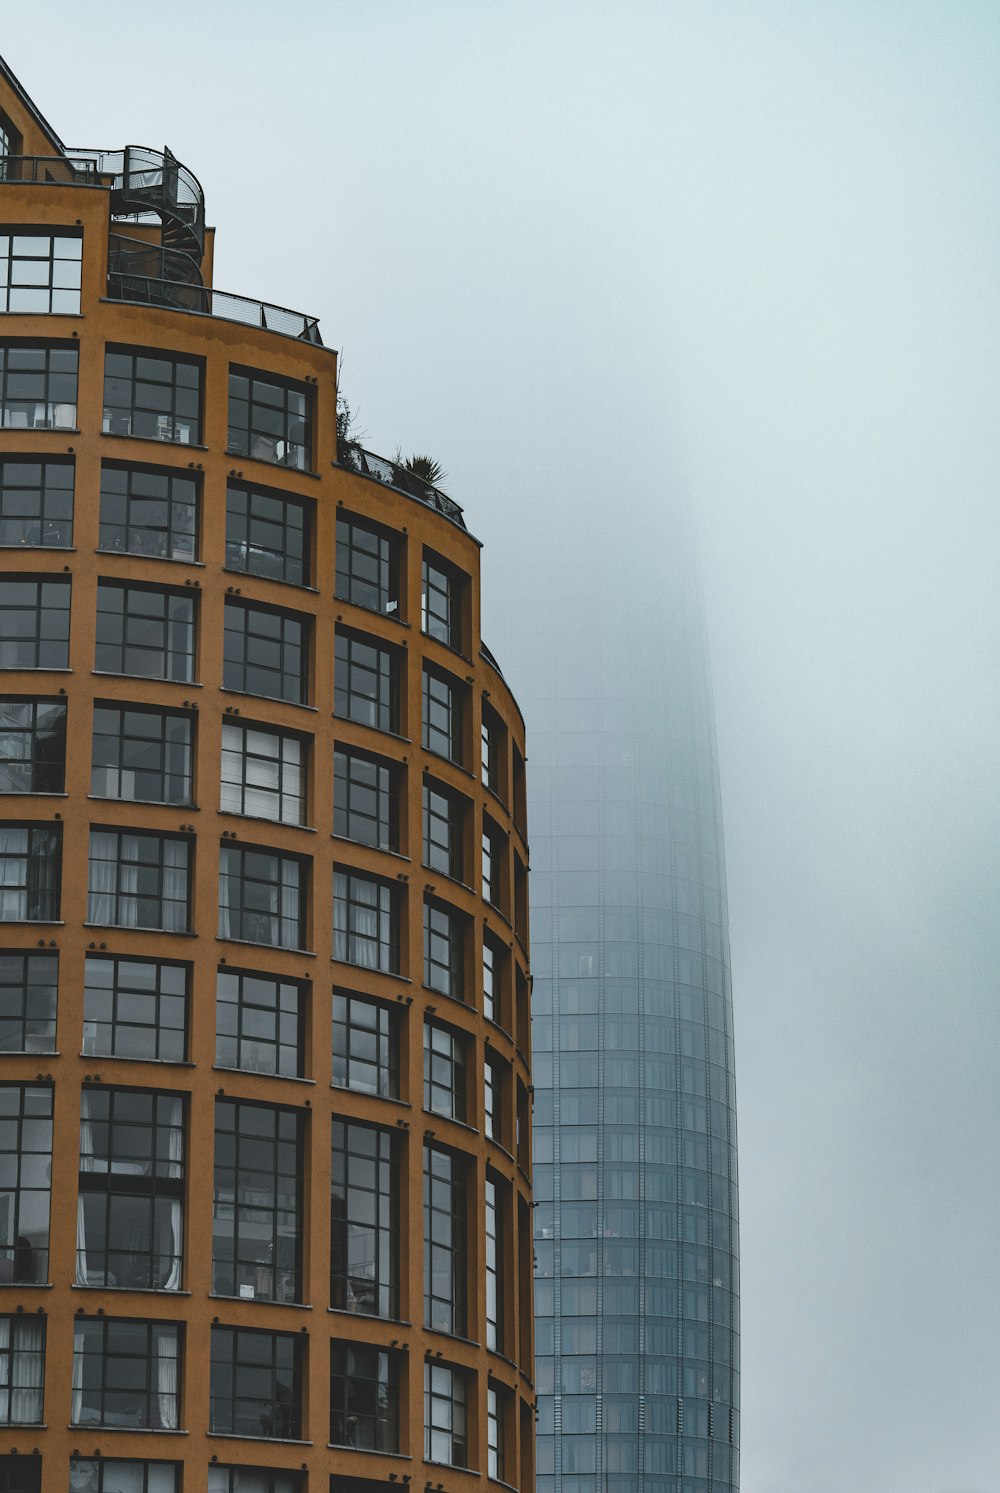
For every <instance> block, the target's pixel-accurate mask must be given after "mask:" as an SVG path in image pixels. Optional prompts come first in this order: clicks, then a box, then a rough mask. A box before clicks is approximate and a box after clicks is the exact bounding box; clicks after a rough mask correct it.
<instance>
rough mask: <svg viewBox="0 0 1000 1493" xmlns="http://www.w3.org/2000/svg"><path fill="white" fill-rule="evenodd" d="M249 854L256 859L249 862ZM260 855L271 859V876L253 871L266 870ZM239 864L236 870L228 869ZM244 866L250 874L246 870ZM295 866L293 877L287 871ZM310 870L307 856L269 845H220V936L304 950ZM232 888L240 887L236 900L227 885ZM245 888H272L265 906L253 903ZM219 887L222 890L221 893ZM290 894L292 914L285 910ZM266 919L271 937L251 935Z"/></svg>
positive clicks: (269, 946)
mask: <svg viewBox="0 0 1000 1493" xmlns="http://www.w3.org/2000/svg"><path fill="white" fill-rule="evenodd" d="M250 857H254V858H255V860H254V862H253V863H250V862H249V858H250ZM264 859H266V860H268V861H273V862H274V867H273V872H274V874H273V875H269V876H264V875H260V874H257V872H259V871H263V870H264V869H265V867H264V865H263V861H264ZM237 863H238V869H230V867H231V866H233V867H235V866H236V864H237ZM258 863H260V864H258ZM248 864H249V865H250V870H251V872H252V873H253V874H248ZM293 867H294V868H295V870H296V875H295V876H294V877H292V876H291V874H290V873H291V869H292V868H293ZM268 869H270V868H268ZM309 872H310V861H309V858H308V857H307V856H303V855H293V854H289V853H288V852H286V851H282V850H274V849H272V848H271V847H270V846H263V845H244V844H242V843H241V844H239V845H233V844H223V845H222V846H221V847H220V851H219V925H218V935H219V937H220V938H224V939H234V940H236V941H237V942H240V943H256V944H261V945H262V946H263V947H265V948H271V949H296V950H304V949H305V948H306V944H307V939H308V936H309V933H308V917H309V908H310V875H309ZM233 886H235V887H238V888H239V895H238V897H236V898H232V897H231V896H230V894H229V889H230V887H233ZM248 887H251V888H252V887H264V888H268V889H270V890H269V891H268V904H269V905H268V906H266V907H265V906H263V905H262V906H261V907H254V906H253V903H252V898H251V899H249V900H248V895H247V890H246V889H247V888H248ZM223 888H225V889H226V890H225V896H223ZM293 892H294V894H295V902H296V908H295V912H294V913H290V912H286V910H285V903H286V894H287V900H288V901H289V902H290V901H291V899H292V894H293ZM264 919H267V920H269V927H270V929H271V936H269V937H266V938H265V937H252V936H251V933H252V931H254V930H256V931H257V932H258V933H262V932H263V931H264V928H265V924H264V921H263V920H264ZM275 934H276V935H277V936H276V937H275V936H274V935H275ZM290 940H294V941H290Z"/></svg>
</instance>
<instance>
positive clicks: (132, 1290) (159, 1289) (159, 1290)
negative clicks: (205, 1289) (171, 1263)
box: [70, 1280, 191, 1430]
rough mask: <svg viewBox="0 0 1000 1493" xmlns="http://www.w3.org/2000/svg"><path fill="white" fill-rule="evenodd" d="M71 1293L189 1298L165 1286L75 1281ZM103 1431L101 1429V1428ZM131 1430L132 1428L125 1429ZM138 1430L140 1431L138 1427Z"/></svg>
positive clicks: (181, 1292) (184, 1292)
mask: <svg viewBox="0 0 1000 1493" xmlns="http://www.w3.org/2000/svg"><path fill="white" fill-rule="evenodd" d="M70 1290H71V1291H114V1293H115V1295H116V1296H190V1295H191V1292H190V1291H170V1290H167V1288H166V1287H165V1286H85V1285H82V1284H81V1283H80V1281H78V1280H75V1281H73V1283H72V1284H71V1286H70ZM102 1429H103V1428H102ZM127 1429H128V1430H131V1429H132V1427H131V1426H129V1427H128V1428H127ZM138 1429H142V1428H141V1427H139V1428H138Z"/></svg>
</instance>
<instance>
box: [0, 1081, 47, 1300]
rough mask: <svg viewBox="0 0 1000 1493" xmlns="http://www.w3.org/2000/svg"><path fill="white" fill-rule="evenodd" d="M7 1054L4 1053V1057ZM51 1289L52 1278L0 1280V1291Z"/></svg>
mask: <svg viewBox="0 0 1000 1493" xmlns="http://www.w3.org/2000/svg"><path fill="white" fill-rule="evenodd" d="M6 1056H7V1054H6V1053H4V1057H6ZM15 1290H16V1291H51V1290H52V1282H51V1281H50V1280H4V1281H0V1291H15Z"/></svg>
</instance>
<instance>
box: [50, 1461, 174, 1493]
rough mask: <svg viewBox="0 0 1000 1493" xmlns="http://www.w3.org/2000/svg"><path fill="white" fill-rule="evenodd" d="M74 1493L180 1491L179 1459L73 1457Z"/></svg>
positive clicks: (70, 1474)
mask: <svg viewBox="0 0 1000 1493" xmlns="http://www.w3.org/2000/svg"><path fill="white" fill-rule="evenodd" d="M69 1486H70V1490H71V1493H179V1490H180V1486H181V1476H180V1464H179V1463H178V1462H125V1461H122V1460H120V1459H119V1458H118V1457H70V1459H69Z"/></svg>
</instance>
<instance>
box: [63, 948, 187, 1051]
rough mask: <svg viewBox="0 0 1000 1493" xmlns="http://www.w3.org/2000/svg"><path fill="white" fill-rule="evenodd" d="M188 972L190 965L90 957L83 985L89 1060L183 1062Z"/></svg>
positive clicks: (95, 955)
mask: <svg viewBox="0 0 1000 1493" xmlns="http://www.w3.org/2000/svg"><path fill="white" fill-rule="evenodd" d="M188 974H189V970H188V966H187V965H186V964H170V963H167V962H166V961H164V960H159V959H124V958H120V957H118V956H116V955H113V954H111V955H108V956H106V957H105V956H103V955H98V954H88V955H87V958H86V962H85V964H84V987H83V1052H84V1056H85V1057H89V1056H91V1055H94V1056H98V1057H113V1058H143V1059H146V1060H148V1061H150V1062H160V1063H183V1061H184V1059H185V1057H186V1056H187V1007H188Z"/></svg>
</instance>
